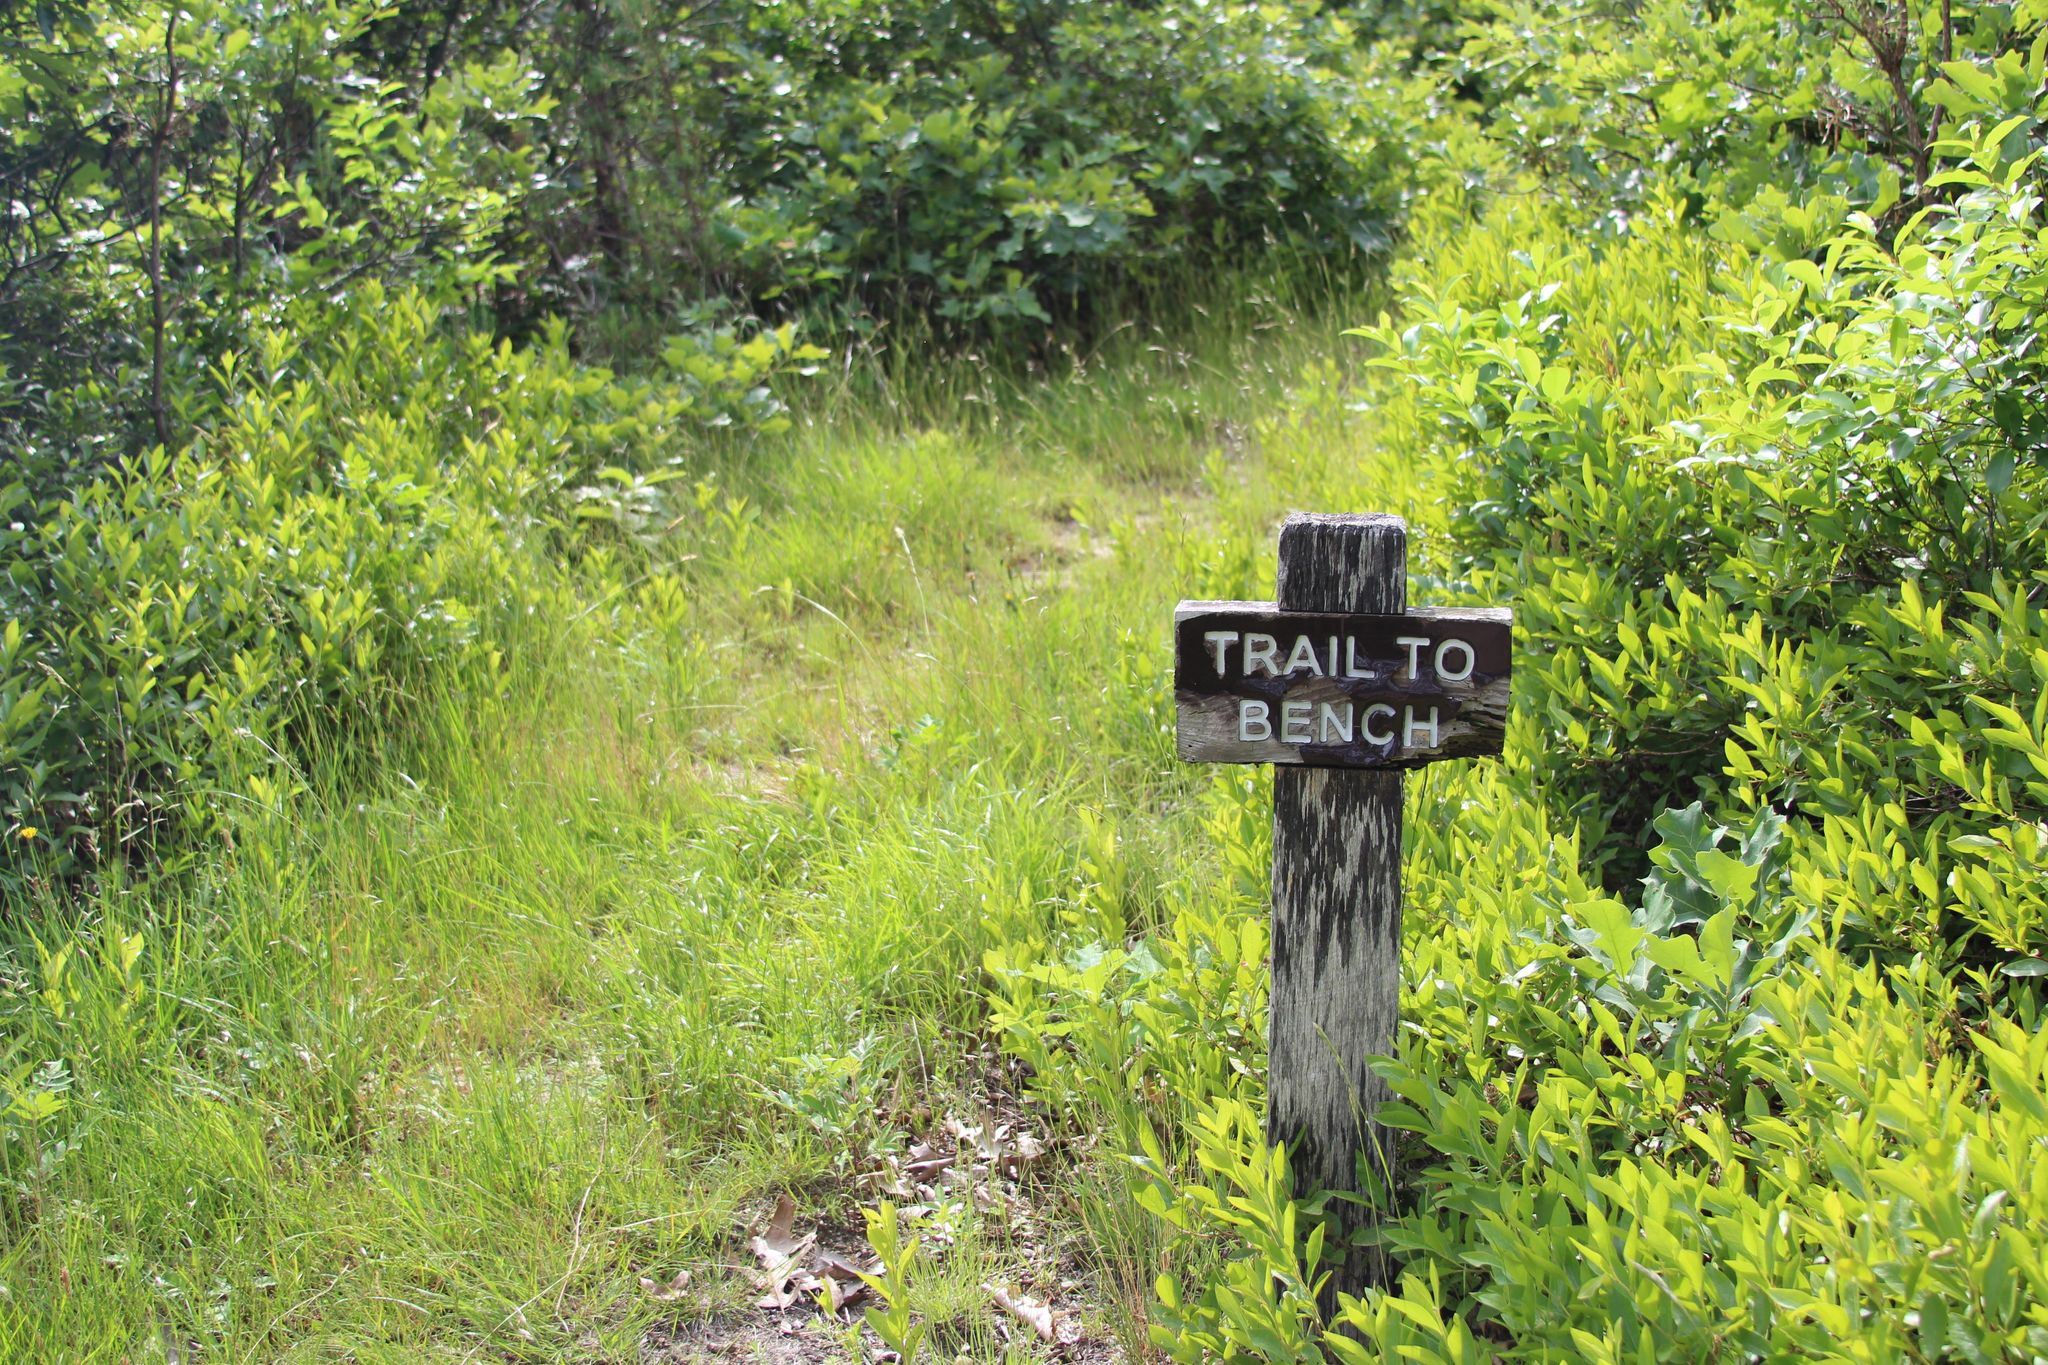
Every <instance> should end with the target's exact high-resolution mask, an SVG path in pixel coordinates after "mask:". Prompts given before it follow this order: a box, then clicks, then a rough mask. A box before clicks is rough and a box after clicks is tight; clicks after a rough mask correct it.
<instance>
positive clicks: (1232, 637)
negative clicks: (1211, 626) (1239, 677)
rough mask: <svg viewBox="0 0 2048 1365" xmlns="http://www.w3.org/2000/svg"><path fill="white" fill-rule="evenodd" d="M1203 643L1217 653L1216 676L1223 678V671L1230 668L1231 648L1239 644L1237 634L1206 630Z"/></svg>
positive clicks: (1226, 631)
mask: <svg viewBox="0 0 2048 1365" xmlns="http://www.w3.org/2000/svg"><path fill="white" fill-rule="evenodd" d="M1202 642H1203V643H1204V644H1206V645H1208V646H1209V648H1211V649H1213V650H1215V651H1216V676H1217V677H1219V678H1220V677H1222V676H1223V670H1224V669H1225V668H1227V667H1229V659H1230V647H1231V646H1232V645H1234V644H1236V643H1237V632H1236V631H1234V630H1205V631H1203V632H1202Z"/></svg>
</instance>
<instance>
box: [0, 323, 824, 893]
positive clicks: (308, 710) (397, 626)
mask: <svg viewBox="0 0 2048 1365" xmlns="http://www.w3.org/2000/svg"><path fill="white" fill-rule="evenodd" d="M808 358H809V353H808V352H807V351H806V350H805V349H804V348H802V347H800V346H798V345H797V343H796V342H795V340H794V336H793V333H792V332H791V331H790V330H789V329H786V328H785V329H782V330H780V331H774V332H762V333H758V334H755V335H752V336H743V335H740V334H737V333H735V332H733V331H731V330H730V329H727V330H723V331H716V332H706V333H698V334H692V335H688V336H682V337H677V338H675V339H673V340H672V342H671V343H670V346H669V347H668V357H667V362H666V363H667V364H668V365H670V366H672V367H673V368H672V370H671V371H670V372H669V373H668V374H667V375H666V376H665V377H663V378H660V379H658V380H634V381H622V380H620V379H617V378H615V377H614V376H613V375H611V374H610V373H609V372H608V371H605V370H602V369H597V368H592V367H589V366H585V365H582V364H580V363H579V362H577V361H576V360H575V359H574V358H573V357H572V356H571V355H570V354H569V352H568V348H567V345H566V341H565V337H564V334H563V332H562V330H561V329H560V328H559V327H558V328H556V329H555V330H554V331H553V333H552V334H551V336H550V337H548V338H547V339H545V340H544V341H543V342H542V343H541V344H540V345H537V346H533V347H526V348H519V347H514V346H512V345H511V344H509V343H505V342H495V343H494V342H492V341H491V340H490V339H489V338H487V337H483V336H476V335H470V336H466V337H465V336H460V335H453V334H450V333H449V332H448V331H447V329H446V328H445V326H444V320H443V317H442V310H441V309H440V308H439V307H438V306H437V305H435V304H434V303H433V302H432V301H431V300H429V299H428V298H426V297H425V296H424V295H421V294H419V293H416V292H408V293H401V294H387V293H385V292H384V291H383V290H382V289H381V288H379V287H377V286H375V285H369V286H365V287H363V288H360V289H358V290H357V291H355V292H354V293H352V294H351V295H350V297H349V299H348V301H347V303H346V304H345V305H343V306H340V307H337V308H321V309H317V310H307V311H306V312H304V313H303V314H301V315H299V316H297V317H296V318H295V319H294V325H293V326H290V327H288V328H281V329H278V330H275V331H271V332H267V333H265V334H264V335H263V336H262V337H261V338H260V339H259V345H258V348H257V349H256V350H254V351H253V352H251V353H248V354H246V355H234V354H230V355H229V356H228V357H227V358H226V359H225V360H224V361H223V362H222V364H221V365H220V366H219V367H218V368H217V369H216V370H215V372H214V374H213V384H214V389H215V398H214V400H213V404H212V406H211V408H210V412H211V415H210V416H209V417H207V418H206V419H205V420H204V421H203V422H202V423H201V424H200V426H199V429H198V432H197V434H196V436H195V439H194V441H193V442H192V444H191V445H190V446H189V447H187V448H186V449H185V450H184V451H182V452H180V453H178V454H176V455H171V454H167V453H165V452H164V451H163V450H161V449H156V450H152V451H150V452H148V453H147V454H145V455H143V456H141V457H139V458H138V459H136V460H135V461H133V462H131V463H129V464H127V465H123V466H116V467H113V468H110V469H108V470H106V471H105V472H103V473H101V474H99V475H98V476H97V477H94V478H92V479H91V480H89V481H87V482H85V483H83V484H82V485H80V486H79V487H78V488H77V489H75V490H74V491H72V492H70V493H68V494H61V495H58V496H52V497H48V498H45V499H43V500H40V501H38V500H37V499H36V498H35V497H34V495H33V493H32V492H31V491H30V490H29V489H28V488H27V487H26V486H25V485H24V484H23V483H21V482H14V483H11V484H9V485H7V486H5V487H4V489H0V503H4V504H5V510H6V518H5V525H0V563H4V564H5V566H6V567H5V573H4V576H0V618H4V620H5V622H6V625H5V627H4V632H0V818H4V819H5V820H6V821H7V828H8V832H9V835H10V837H9V840H8V853H7V855H5V856H6V861H7V863H8V864H10V865H12V866H13V867H14V868H15V869H16V870H17V871H29V870H35V871H38V872H41V873H45V874H49V873H62V872H65V871H67V870H71V869H73V868H74V867H79V866H84V867H90V866H92V865H93V864H95V863H98V862H101V861H104V860H107V859H110V858H128V857H132V856H135V855H137V854H140V853H145V852H147V853H157V852H163V853H174V854H175V853H181V852H187V851H189V850H190V848H191V844H190V839H191V837H192V836H195V835H200V834H206V833H209V832H212V831H213V830H214V828H215V825H214V821H213V816H214V814H215V813H217V812H218V811H219V810H220V809H221V807H222V804H223V803H224V802H233V801H240V800H257V801H259V802H260V803H263V804H270V803H271V802H273V801H275V800H279V799H282V795H283V793H284V790H285V789H286V788H287V787H289V786H290V784H291V781H292V779H291V773H292V771H293V770H294V768H295V767H296V766H297V762H298V760H299V758H301V757H303V748H304V746H305V745H307V744H309V743H324V742H327V740H329V739H331V738H332V737H334V736H338V735H340V734H343V733H349V732H357V731H360V729H361V727H362V726H363V725H365V724H366V723H368V722H373V721H379V720H386V721H388V720H392V719H402V714H403V708H404V705H405V701H406V699H407V697H408V696H409V695H411V690H412V689H413V688H415V687H416V686H417V685H418V684H420V683H422V682H423V681H424V680H425V675H426V674H427V673H428V672H429V671H430V670H436V669H444V668H449V667H456V666H465V667H476V668H478V669H480V670H482V672H481V673H480V675H479V678H478V682H477V685H478V686H486V687H487V686H489V685H490V683H489V681H488V674H489V670H490V668H491V667H492V662H491V661H492V658H493V654H494V642H495V641H496V640H497V639H498V637H499V636H500V635H501V633H502V632H503V630H505V629H506V628H507V626H508V624H509V623H511V622H513V621H515V620H517V619H518V618H519V617H521V616H522V615H524V614H527V613H531V612H534V611H539V610H545V609H548V608H550V607H552V606H558V605H560V604H561V603H563V602H568V601H576V600H580V599H578V598H577V597H576V595H575V592H574V589H575V588H576V587H577V586H578V582H579V580H578V578H577V577H576V576H575V573H574V572H573V570H572V569H571V567H570V561H573V560H576V559H578V558H582V557H585V556H589V555H592V554H599V558H600V559H601V561H602V562H601V563H599V564H598V565H597V567H596V569H595V572H596V574H597V576H598V578H599V579H600V581H599V582H598V583H597V585H596V587H595V589H593V591H595V592H597V593H599V594H600V595H601V594H603V593H607V592H612V591H614V590H622V589H621V588H620V584H619V582H617V581H610V580H612V579H617V580H623V578H624V576H625V574H626V570H627V568H628V567H630V562H631V561H629V560H622V559H620V558H619V556H618V554H617V553H616V551H614V552H613V553H611V554H609V555H604V554H600V553H599V552H602V551H603V550H604V548H605V547H606V546H607V545H612V546H614V547H617V546H624V547H626V548H628V549H631V548H632V546H633V544H634V542H633V537H634V535H635V533H637V532H639V531H641V530H642V529H644V528H645V527H646V526H647V525H648V524H649V523H652V525H653V526H656V527H661V526H670V527H674V526H679V525H681V524H682V518H680V517H679V516H677V515H676V513H675V509H674V508H673V507H671V506H670V505H669V503H668V501H667V499H666V495H665V493H664V490H663V483H664V475H665V474H675V473H679V472H680V471H678V470H676V469H674V468H673V467H672V466H670V465H669V464H668V463H667V462H668V461H669V460H671V459H673V458H677V447H678V444H679V442H680V441H681V440H682V439H684V438H686V437H687V436H688V435H689V433H691V432H693V431H695V430H697V429H698V428H700V427H703V426H724V425H739V426H742V427H754V428H762V427H771V426H773V425H774V424H776V423H778V422H781V421H784V420H786V419H784V418H783V417H782V416H781V415H780V408H779V406H778V405H777V404H775V403H774V401H773V400H772V399H771V398H770V397H769V396H768V395H767V393H766V391H765V389H764V387H763V381H764V380H766V379H769V378H770V377H771V376H773V375H775V374H776V373H778V372H779V371H781V370H784V369H786V368H788V367H789V366H792V365H796V364H800V363H802V362H803V361H804V360H806V359H808ZM686 505H687V504H686ZM667 553H668V554H669V555H670V556H686V555H687V553H688V552H687V551H685V550H682V549H679V548H676V547H675V546H674V545H671V547H670V548H669V549H668V551H667ZM655 577H659V575H656V576H655Z"/></svg>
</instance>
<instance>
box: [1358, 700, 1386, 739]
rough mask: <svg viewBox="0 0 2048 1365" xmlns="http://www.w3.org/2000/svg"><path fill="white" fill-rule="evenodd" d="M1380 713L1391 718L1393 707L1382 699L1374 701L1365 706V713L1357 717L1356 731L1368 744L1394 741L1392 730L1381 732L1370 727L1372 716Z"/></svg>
mask: <svg viewBox="0 0 2048 1365" xmlns="http://www.w3.org/2000/svg"><path fill="white" fill-rule="evenodd" d="M1380 715H1384V716H1385V717H1386V718H1387V719H1388V720H1392V719H1393V718H1394V708H1393V707H1391V706H1389V705H1387V704H1386V703H1385V702H1383V701H1376V702H1374V703H1373V704H1372V705H1371V706H1368V707H1366V708H1365V714H1364V715H1363V716H1361V717H1359V721H1358V732H1359V733H1360V734H1362V735H1364V736H1365V742H1366V743H1368V744H1392V743H1393V742H1394V732H1393V731H1392V730H1387V731H1384V732H1382V731H1379V730H1375V729H1373V728H1372V718H1373V717H1374V716H1380Z"/></svg>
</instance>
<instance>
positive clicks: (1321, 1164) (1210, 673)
mask: <svg viewBox="0 0 2048 1365" xmlns="http://www.w3.org/2000/svg"><path fill="white" fill-rule="evenodd" d="M1278 598H1279V600H1278V601H1276V602H1271V603H1264V602H1183V603H1181V604H1180V606H1179V607H1178V608H1177V609H1176V610H1175V612H1174V698H1175V702H1176V706H1177V709H1178V713H1179V724H1178V743H1179V750H1180V756H1181V757H1182V758H1183V759H1186V760H1188V761H1190V762H1196V763H1276V764H1280V765H1282V766H1281V767H1280V768H1279V770H1278V771H1277V772H1275V773H1274V775H1273V997H1272V1020H1271V1025H1270V1028H1269V1029H1268V1039H1269V1044H1270V1060H1269V1063H1268V1067H1269V1094H1270V1099H1269V1105H1268V1108H1267V1113H1266V1139H1267V1141H1268V1142H1284V1143H1286V1144H1287V1151H1288V1154H1289V1158H1290V1162H1291V1165H1292V1167H1293V1170H1294V1172H1295V1175H1296V1176H1297V1178H1298V1179H1299V1181H1300V1183H1301V1184H1303V1185H1305V1186H1310V1187H1315V1188H1319V1189H1323V1190H1329V1191H1341V1192H1356V1191H1357V1190H1358V1188H1359V1184H1360V1182H1359V1178H1358V1169H1357V1161H1358V1157H1359V1156H1360V1155H1361V1154H1362V1155H1364V1156H1366V1157H1367V1158H1368V1160H1370V1161H1371V1162H1372V1163H1373V1165H1374V1166H1375V1167H1376V1168H1377V1170H1378V1172H1379V1174H1380V1176H1381V1182H1382V1187H1383V1188H1388V1189H1391V1188H1392V1177H1393V1164H1392V1151H1393V1148H1392V1144H1391V1137H1390V1134H1389V1133H1388V1132H1387V1131H1386V1130H1385V1129H1383V1128H1382V1127H1381V1126H1380V1125H1378V1124H1376V1123H1374V1122H1372V1120H1371V1115H1372V1114H1373V1113H1374V1112H1375V1111H1376V1110H1377V1109H1378V1107H1379V1105H1380V1103H1381V1102H1382V1101H1383V1100H1384V1099H1385V1097H1386V1095H1385V1088H1384V1086H1383V1085H1382V1084H1381V1083H1380V1080H1379V1078H1378V1077H1376V1076H1374V1075H1373V1074H1372V1072H1371V1070H1370V1069H1369V1068H1368V1067H1367V1065H1366V1059H1367V1058H1368V1057H1370V1056H1372V1055H1373V1054H1375V1053H1382V1054H1383V1053H1387V1052H1390V1051H1392V1050H1393V1043H1394V1028H1395V1024H1396V1020H1397V1014H1398V1010H1399V1004H1400V991H1401V770H1402V769H1405V768H1413V767H1418V766H1420V765H1422V764H1424V763H1433V762H1436V761H1437V760H1439V759H1445V758H1459V757H1464V756H1467V755H1474V754H1497V753H1499V752H1500V749H1501V741H1502V736H1503V730H1504V727H1505V722H1506V718H1507V706H1508V668H1509V646H1510V631H1511V627H1512V621H1513V616H1512V613H1510V612H1509V611H1507V610H1506V609H1505V608H1474V609H1462V610H1440V611H1432V610H1419V611H1409V610H1408V526H1407V523H1406V522H1404V521H1402V520H1401V519H1400V518H1399V517H1389V516H1316V515H1305V514H1296V515H1294V516H1291V517H1289V518H1288V519H1287V523H1286V525H1285V526H1283V527H1282V528H1281V531H1280V579H1279V593H1278ZM1363 1219H1364V1211H1363V1210H1362V1209H1361V1208H1360V1207H1359V1206H1358V1205H1355V1204H1352V1203H1349V1202H1347V1201H1334V1202H1333V1204H1332V1208H1331V1211H1330V1214H1329V1217H1328V1221H1329V1222H1330V1223H1331V1227H1330V1233H1331V1238H1330V1241H1331V1244H1332V1245H1343V1244H1345V1243H1346V1242H1348V1240H1349V1236H1348V1234H1350V1233H1351V1232H1352V1231H1353V1230H1355V1229H1356V1228H1357V1227H1358V1226H1360V1225H1361V1223H1362V1222H1363ZM1383 1281H1384V1267H1383V1266H1382V1265H1381V1264H1380V1262H1379V1258H1378V1257H1376V1256H1368V1257H1359V1256H1355V1255H1354V1256H1352V1257H1351V1258H1350V1259H1349V1260H1348V1261H1347V1263H1346V1264H1345V1265H1344V1267H1342V1268H1341V1269H1340V1270H1338V1271H1337V1273H1336V1274H1335V1276H1334V1277H1333V1279H1332V1283H1331V1285H1330V1291H1329V1292H1328V1293H1326V1295H1325V1299H1326V1303H1327V1302H1329V1301H1332V1300H1333V1299H1334V1294H1335V1291H1337V1290H1348V1291H1351V1292H1356V1291H1358V1290H1360V1289H1362V1288H1364V1287H1365V1286H1366V1285H1368V1284H1372V1283H1379V1282H1383Z"/></svg>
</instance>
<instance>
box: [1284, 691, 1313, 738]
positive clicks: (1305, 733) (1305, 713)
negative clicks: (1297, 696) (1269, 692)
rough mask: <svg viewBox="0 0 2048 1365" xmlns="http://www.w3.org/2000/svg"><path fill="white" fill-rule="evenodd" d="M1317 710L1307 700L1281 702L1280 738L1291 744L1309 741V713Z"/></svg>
mask: <svg viewBox="0 0 2048 1365" xmlns="http://www.w3.org/2000/svg"><path fill="white" fill-rule="evenodd" d="M1314 710H1315V707H1313V706H1311V705H1310V704H1309V703H1307V702H1305V701H1288V702H1282V703H1280V722H1281V724H1280V738H1281V739H1283V740H1285V741H1287V742H1288V743H1289V744H1306V743H1308V742H1309V730H1308V721H1309V714H1310V713H1311V712H1313V711H1314Z"/></svg>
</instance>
